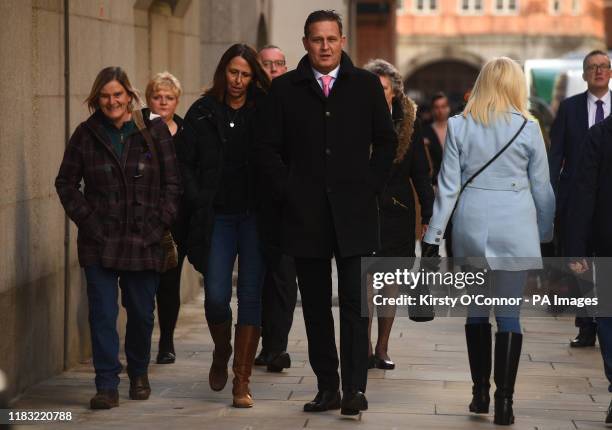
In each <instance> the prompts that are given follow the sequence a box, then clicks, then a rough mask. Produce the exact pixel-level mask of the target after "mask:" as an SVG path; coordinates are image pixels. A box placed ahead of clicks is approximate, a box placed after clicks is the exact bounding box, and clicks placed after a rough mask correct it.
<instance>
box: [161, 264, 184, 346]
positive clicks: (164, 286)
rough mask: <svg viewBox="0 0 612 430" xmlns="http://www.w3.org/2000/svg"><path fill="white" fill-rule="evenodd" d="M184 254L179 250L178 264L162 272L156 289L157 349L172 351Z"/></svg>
mask: <svg viewBox="0 0 612 430" xmlns="http://www.w3.org/2000/svg"><path fill="white" fill-rule="evenodd" d="M183 261H185V254H183V253H181V252H179V256H178V265H177V266H176V267H174V268H172V269H170V270H167V271H166V272H164V273H162V274H161V275H160V278H159V288H158V289H157V294H156V295H157V319H158V320H159V351H161V352H174V328H175V327H176V321H177V320H178V314H179V308H180V307H181V271H182V270H183Z"/></svg>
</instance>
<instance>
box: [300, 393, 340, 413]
mask: <svg viewBox="0 0 612 430" xmlns="http://www.w3.org/2000/svg"><path fill="white" fill-rule="evenodd" d="M333 409H340V391H337V390H336V391H333V390H325V391H319V392H318V393H317V395H316V397H315V398H314V400H313V401H312V402H308V403H306V404H305V405H304V412H325V411H330V410H333Z"/></svg>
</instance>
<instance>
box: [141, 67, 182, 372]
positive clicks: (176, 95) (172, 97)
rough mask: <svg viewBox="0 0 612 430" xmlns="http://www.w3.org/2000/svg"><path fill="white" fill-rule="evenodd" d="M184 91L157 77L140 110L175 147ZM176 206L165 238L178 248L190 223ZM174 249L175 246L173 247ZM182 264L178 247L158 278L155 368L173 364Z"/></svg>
mask: <svg viewBox="0 0 612 430" xmlns="http://www.w3.org/2000/svg"><path fill="white" fill-rule="evenodd" d="M182 93H183V89H182V87H181V83H180V82H179V80H178V79H177V78H176V77H175V76H174V75H172V74H171V73H169V72H160V73H157V74H156V75H155V76H153V78H151V80H150V81H149V83H148V84H147V89H146V90H145V97H146V100H147V106H148V107H147V108H146V109H143V115H145V117H151V118H153V117H155V116H160V117H161V119H162V120H163V121H164V123H165V124H166V126H167V127H168V131H170V134H171V135H172V140H173V142H174V143H175V144H176V138H177V135H178V133H179V131H181V129H182V127H183V118H181V117H180V116H178V115H177V114H176V108H177V107H178V104H179V101H180V97H181V94H182ZM181 206H182V205H179V214H178V216H177V219H176V221H175V222H174V224H173V225H172V226H171V228H170V230H169V231H167V232H166V234H165V235H164V240H165V241H166V243H168V242H169V243H170V244H172V242H173V241H175V242H177V243H179V244H181V243H183V239H184V237H185V235H186V229H187V227H188V225H187V224H188V222H189V220H188V219H186V218H185V210H183V208H181ZM172 246H174V245H172ZM184 260H185V252H184V250H183V248H182V247H181V246H179V247H178V256H177V260H175V261H174V263H175V264H176V266H174V267H168V268H167V270H165V271H164V272H163V273H162V274H161V275H160V280H159V288H158V289H157V294H156V298H157V320H158V322H159V348H158V352H157V359H156V362H157V364H171V363H174V361H175V360H176V352H175V351H174V328H175V327H176V321H177V319H178V314H179V309H180V306H181V291H180V286H181V270H182V269H183V262H184Z"/></svg>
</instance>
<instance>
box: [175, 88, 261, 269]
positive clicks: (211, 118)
mask: <svg viewBox="0 0 612 430" xmlns="http://www.w3.org/2000/svg"><path fill="white" fill-rule="evenodd" d="M262 97H263V93H262V92H261V91H260V90H257V89H255V88H251V89H250V90H249V94H248V97H247V110H246V112H245V117H244V122H243V123H242V125H241V126H244V127H248V128H249V129H250V131H249V132H248V133H246V135H247V136H248V137H249V138H252V136H253V133H254V131H253V120H254V116H255V105H256V104H257V103H258V100H259V99H261V98H262ZM225 121H227V113H226V112H225V107H224V106H223V104H222V103H220V102H219V101H217V100H216V99H215V98H214V97H212V96H209V95H205V96H203V97H201V98H200V99H198V100H196V101H195V102H194V103H193V105H191V107H190V108H189V110H188V111H187V114H186V115H185V120H184V122H183V129H182V130H181V132H180V134H179V135H178V136H177V145H176V152H177V157H178V160H179V166H180V170H181V176H182V178H183V187H184V203H185V211H186V212H187V215H186V216H187V218H188V219H189V223H188V224H189V225H188V227H187V234H186V235H185V236H184V238H183V243H180V244H179V245H181V246H182V249H184V250H185V252H186V254H187V257H188V259H189V262H190V263H191V264H192V265H193V267H194V268H195V269H196V270H197V271H199V272H200V273H202V274H205V273H206V269H207V267H206V266H207V262H208V255H209V253H210V244H211V236H212V229H213V224H214V218H215V212H214V207H213V204H214V200H215V195H216V193H217V190H218V189H219V183H220V180H221V170H222V166H223V157H224V147H225V143H226V142H227V137H226V136H225V132H224V130H225ZM251 146H252V145H251V142H250V141H249V142H247V147H248V148H250V147H251ZM249 151H250V150H249ZM249 166H250V168H249V195H250V196H253V197H254V194H255V191H256V190H255V185H256V181H255V178H254V169H253V168H252V167H251V166H252V163H250V164H249Z"/></svg>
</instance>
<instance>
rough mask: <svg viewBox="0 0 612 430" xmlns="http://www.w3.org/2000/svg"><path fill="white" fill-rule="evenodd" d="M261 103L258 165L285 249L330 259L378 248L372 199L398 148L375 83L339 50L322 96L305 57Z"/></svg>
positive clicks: (384, 104) (281, 77)
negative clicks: (273, 199)
mask: <svg viewBox="0 0 612 430" xmlns="http://www.w3.org/2000/svg"><path fill="white" fill-rule="evenodd" d="M265 106H266V108H265V109H264V116H263V118H262V127H260V132H261V133H260V135H259V139H258V142H259V143H258V155H257V161H258V163H259V166H260V169H261V172H262V173H263V174H264V177H265V178H267V182H268V183H269V184H270V186H271V189H270V190H269V191H271V192H273V193H275V194H276V196H277V198H278V199H279V200H280V202H281V208H282V209H281V226H280V229H281V244H282V250H283V252H285V253H286V254H288V255H291V256H296V257H311V258H328V257H331V256H332V253H333V252H334V251H339V253H340V256H342V257H347V256H355V255H368V254H371V253H373V252H375V251H377V250H378V249H379V248H380V231H379V230H380V228H379V222H378V217H379V214H378V206H377V194H378V193H379V192H380V191H381V190H382V188H383V186H384V184H385V182H386V180H387V177H388V174H389V170H390V168H391V163H392V161H393V158H394V155H395V148H396V145H397V137H396V135H395V131H394V130H393V123H392V121H391V115H390V113H389V108H388V107H387V104H386V101H385V97H384V92H383V89H382V86H381V85H380V80H379V78H378V77H377V76H375V75H373V74H371V73H369V72H366V71H364V70H362V69H358V68H356V67H354V66H353V64H352V63H351V60H350V59H349V57H348V55H346V54H344V53H343V54H342V60H341V63H340V72H339V74H338V79H337V80H336V82H335V83H334V85H333V88H332V90H331V93H330V95H329V97H327V98H326V97H325V96H324V95H323V92H322V90H321V87H320V86H319V84H318V83H317V81H316V80H315V78H314V74H313V71H312V68H311V66H310V63H309V61H308V57H307V56H305V57H304V58H302V60H301V61H300V63H299V65H298V67H297V69H296V70H293V71H291V72H288V73H286V74H284V75H282V76H280V77H278V78H276V79H274V81H272V87H271V90H270V93H269V95H268V97H267V100H266V103H265ZM334 232H335V234H334ZM336 246H337V248H338V249H337V250H336V249H335V248H336Z"/></svg>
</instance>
